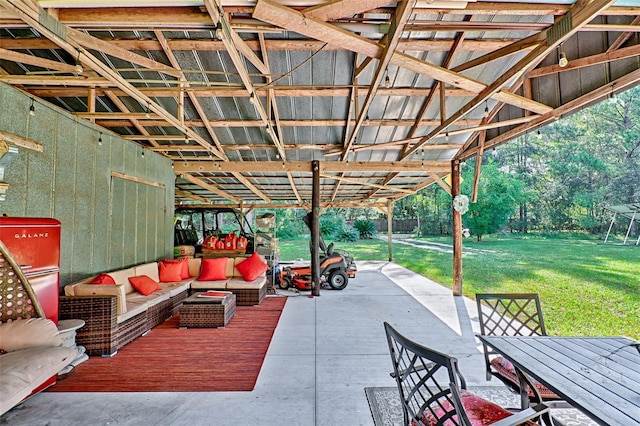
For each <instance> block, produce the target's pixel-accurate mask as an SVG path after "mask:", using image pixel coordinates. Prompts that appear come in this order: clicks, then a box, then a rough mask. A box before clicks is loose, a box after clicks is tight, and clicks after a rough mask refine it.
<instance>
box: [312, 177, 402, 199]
mask: <svg viewBox="0 0 640 426" xmlns="http://www.w3.org/2000/svg"><path fill="white" fill-rule="evenodd" d="M320 177H323V178H325V179H335V180H340V181H342V182H349V183H353V184H356V185H362V186H372V187H374V188H378V189H385V190H389V191H394V192H402V193H404V194H413V192H414V191H409V190H407V189H403V188H394V187H393V186H387V185H378V184H377V183H373V182H367V181H364V180H362V179H351V178H348V177H345V176H333V175H329V174H326V173H321V174H320Z"/></svg>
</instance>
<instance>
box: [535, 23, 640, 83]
mask: <svg viewBox="0 0 640 426" xmlns="http://www.w3.org/2000/svg"><path fill="white" fill-rule="evenodd" d="M639 19H640V17H639ZM638 55H640V44H635V45H633V46H629V47H623V48H621V49H617V50H611V49H609V50H607V52H605V53H599V54H597V55H591V56H586V57H584V58H577V59H571V60H570V61H569V63H568V64H567V66H566V67H564V68H562V67H560V65H558V64H553V65H549V66H546V67H541V68H536V69H534V70H533V71H531V72H530V73H529V78H536V77H542V76H543V75H549V74H555V73H559V72H565V71H570V70H576V69H580V68H584V67H590V66H592V65H598V64H604V63H607V62H612V61H617V60H619V59H627V58H632V57H634V56H638Z"/></svg>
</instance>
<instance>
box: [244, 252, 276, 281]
mask: <svg viewBox="0 0 640 426" xmlns="http://www.w3.org/2000/svg"><path fill="white" fill-rule="evenodd" d="M236 269H238V271H240V273H241V274H242V278H244V280H245V281H253V280H255V279H256V278H258V277H259V276H260V274H262V273H263V272H265V271H266V270H267V269H269V266H267V264H266V262H265V261H264V260H262V258H261V257H260V255H259V254H258V253H256V252H254V253H253V254H252V255H251V256H249V257H247V258H246V259H245V260H243V261H242V262H240V263H238V264H237V265H236Z"/></svg>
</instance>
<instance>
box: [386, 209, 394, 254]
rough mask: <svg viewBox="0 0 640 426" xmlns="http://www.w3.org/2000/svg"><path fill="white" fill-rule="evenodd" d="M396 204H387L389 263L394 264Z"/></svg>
mask: <svg viewBox="0 0 640 426" xmlns="http://www.w3.org/2000/svg"><path fill="white" fill-rule="evenodd" d="M394 204H395V202H394V201H393V200H389V201H388V203H387V239H388V241H389V262H393V244H392V242H393V207H394Z"/></svg>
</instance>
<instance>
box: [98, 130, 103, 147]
mask: <svg viewBox="0 0 640 426" xmlns="http://www.w3.org/2000/svg"><path fill="white" fill-rule="evenodd" d="M98 145H100V146H102V132H100V136H98Z"/></svg>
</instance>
